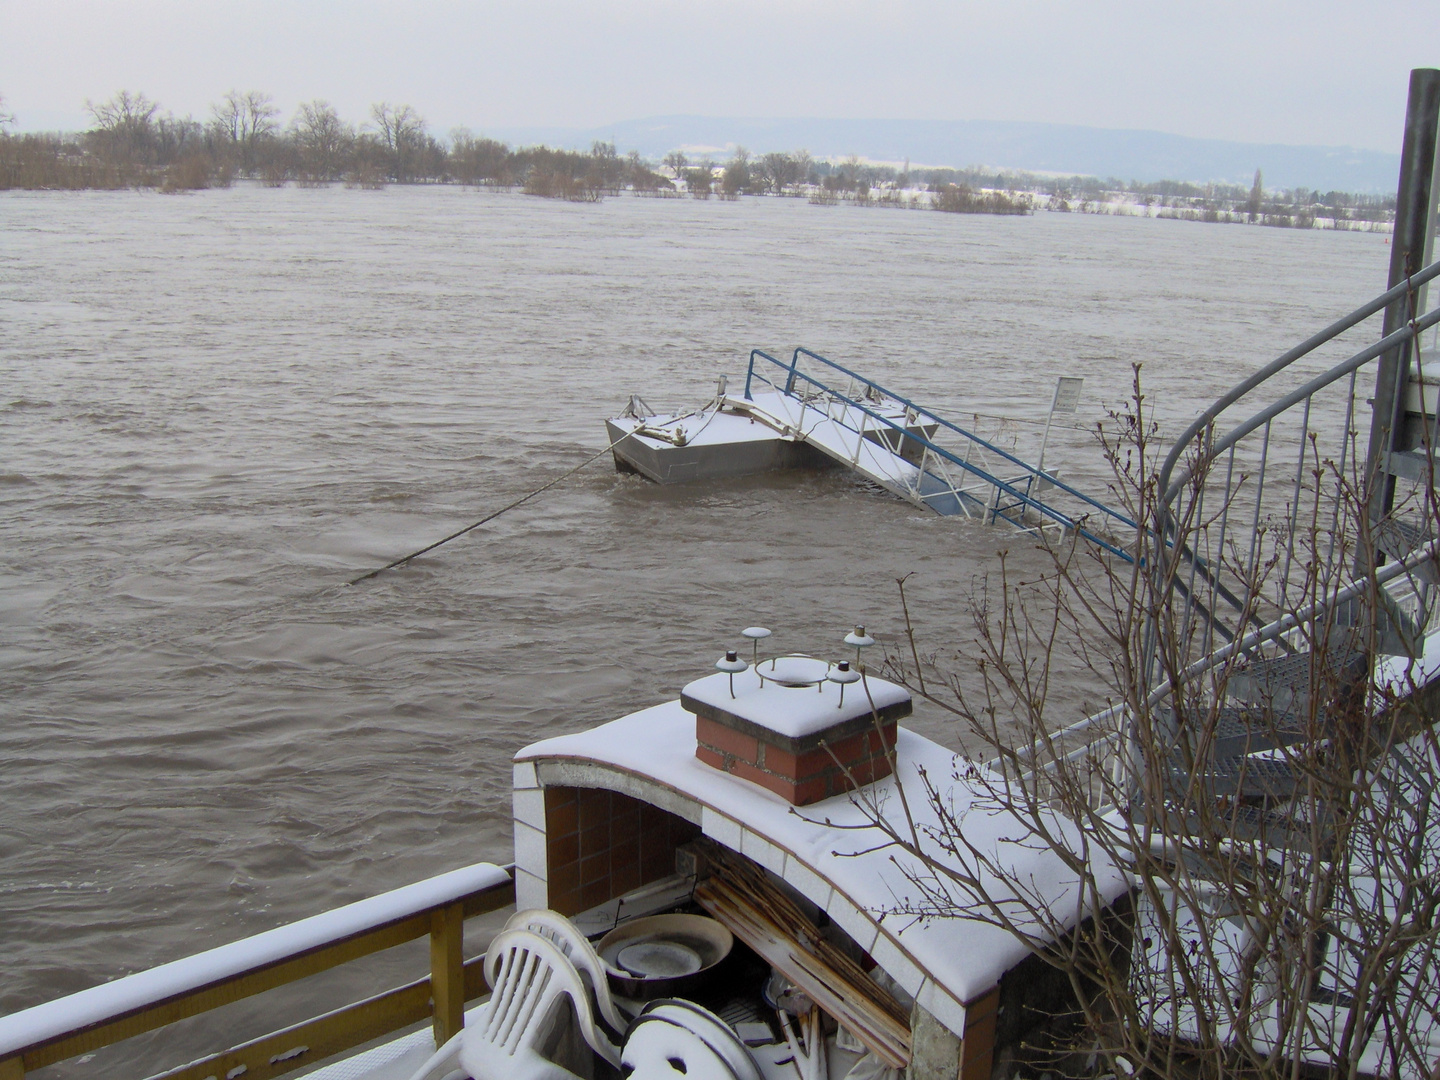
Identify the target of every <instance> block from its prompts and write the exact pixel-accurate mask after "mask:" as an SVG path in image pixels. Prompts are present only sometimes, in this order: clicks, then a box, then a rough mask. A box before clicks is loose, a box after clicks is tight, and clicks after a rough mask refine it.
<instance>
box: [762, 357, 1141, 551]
mask: <svg viewBox="0 0 1440 1080" xmlns="http://www.w3.org/2000/svg"><path fill="white" fill-rule="evenodd" d="M801 353H804V354H805V355H806V356H808V357H810V358H811V359H813V360H818V361H820V363H822V364H825V365H827V366H829V367H832V368H834V369H835V370H836V371H838V372H840V373H841V374H843V375H845V376H846V377H847V378H851V379H855V380H857V381H859V382H862V383H864V384H865V385H866V386H869V387H872V388H873V389H875V390H878V391H879V392H880V393H882V394H884V395H885V396H886V397H888V398H890V399H891V400H893V401H897V402H899V403H900V404H901V405H904V406H905V407H906V408H908V409H914V410H915V412H917V413H919V414H920V415H922V416H924V417H926V418H927V419H929V420H934V421H935V422H936V423H937V424H939V425H940V426H941V427H944V428H948V429H949V430H951V431H953V432H955V434H957V435H959V436H961V437H963V438H966V439H969V440H970V441H971V442H972V443H974V444H975V445H976V446H979V447H983V448H984V449H985V450H987V451H989V452H990V453H992V454H997V455H999V456H1000V457H1002V458H1004V459H1005V460H1006V461H1009V462H1010V463H1012V464H1014V465H1017V466H1019V467H1020V468H1022V469H1024V470H1025V471H1026V472H1027V473H1029V474H1030V475H1031V476H1033V477H1041V478H1043V479H1044V480H1046V481H1047V482H1048V483H1050V484H1053V485H1054V486H1055V487H1056V488H1057V489H1058V490H1060V491H1063V492H1065V494H1067V495H1070V496H1072V497H1073V498H1076V499H1079V500H1080V501H1081V502H1083V503H1085V504H1086V505H1087V506H1092V507H1094V508H1095V509H1096V510H1099V511H1100V512H1101V513H1102V514H1104V515H1106V516H1107V517H1111V518H1114V519H1115V520H1117V521H1119V522H1122V523H1123V524H1125V525H1127V526H1129V527H1130V528H1132V529H1134V528H1138V525H1137V523H1136V522H1134V521H1131V520H1130V519H1129V518H1128V517H1126V516H1125V515H1124V514H1122V513H1120V512H1119V511H1118V510H1115V509H1114V508H1113V507H1109V506H1106V505H1105V504H1104V503H1102V502H1100V501H1099V500H1098V499H1095V498H1092V497H1091V496H1089V495H1086V494H1085V493H1084V492H1083V491H1077V490H1076V489H1075V488H1073V487H1071V486H1070V485H1069V484H1067V483H1065V481H1063V480H1061V479H1060V478H1059V477H1057V476H1055V475H1054V474H1052V473H1048V472H1045V471H1044V470H1043V469H1037V468H1036V467H1035V466H1034V465H1031V464H1030V463H1029V462H1028V461H1025V460H1023V459H1021V458H1018V457H1016V456H1015V455H1014V454H1012V453H1010V452H1009V451H1008V450H1004V449H1002V448H1001V447H998V446H996V445H994V444H993V443H990V442H987V441H986V440H985V439H982V438H981V437H980V436H979V435H976V434H975V433H974V432H972V431H967V430H966V429H965V428H962V427H961V426H960V425H959V424H955V423H952V422H951V421H949V420H946V419H945V418H944V417H943V416H940V415H938V414H937V413H935V412H933V411H931V410H930V409H927V408H925V406H923V405H917V404H916V403H915V402H913V401H911V400H910V399H908V398H904V397H901V396H900V395H899V394H896V393H894V392H892V391H890V390H887V389H885V387H883V386H881V385H880V384H879V383H877V382H876V381H875V380H873V379H867V378H866V377H865V376H864V375H859V374H856V373H855V372H853V371H851V370H850V369H849V368H847V367H845V366H844V365H842V364H837V363H836V362H835V361H834V360H830V359H827V358H826V357H823V356H821V355H820V354H819V353H816V352H811V351H810V350H809V349H806V348H797V349H796V350H795V358H794V359H793V360H792V361H791V366H792V368H793V367H794V365H795V363H796V362H797V361H798V360H799V357H800V354H801ZM761 355H764V354H763V353H762V354H761ZM766 359H767V360H771V361H772V362H775V363H778V361H775V360H774V358H773V357H769V356H766ZM752 362H753V357H752ZM781 366H783V365H781ZM801 374H802V377H803V372H802V373H801ZM772 385H773V384H772ZM820 385H823V384H820Z"/></svg>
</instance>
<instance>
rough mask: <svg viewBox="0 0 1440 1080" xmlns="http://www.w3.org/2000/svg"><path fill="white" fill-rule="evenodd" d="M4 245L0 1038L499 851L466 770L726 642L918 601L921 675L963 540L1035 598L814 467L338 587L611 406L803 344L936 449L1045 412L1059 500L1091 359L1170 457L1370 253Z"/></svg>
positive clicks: (841, 627) (164, 218)
mask: <svg viewBox="0 0 1440 1080" xmlns="http://www.w3.org/2000/svg"><path fill="white" fill-rule="evenodd" d="M0 244H3V246H4V248H5V250H6V256H7V257H6V260H5V261H4V263H3V264H0V301H3V303H4V307H5V319H4V322H5V333H4V334H3V335H0V378H3V383H4V385H5V397H6V400H5V402H4V403H3V404H0V411H3V413H4V422H3V424H0V460H3V462H4V465H3V472H0V575H3V576H0V628H3V629H4V632H5V635H4V640H3V641H0V700H3V701H4V702H5V715H4V722H3V723H0V761H4V762H5V772H6V776H5V812H4V814H3V816H0V859H3V860H4V865H5V874H4V875H3V878H4V880H3V882H0V927H3V928H4V929H3V932H0V969H3V970H4V971H5V973H6V977H5V979H4V980H3V983H0V1012H3V1011H9V1010H11V1009H15V1008H20V1007H23V1006H26V1005H30V1004H34V1003H36V1002H39V1001H42V1000H45V999H48V998H51V997H54V996H56V995H58V994H61V993H65V992H68V991H72V990H77V989H81V988H82V987H84V986H87V985H92V984H94V983H95V982H99V981H101V980H104V979H106V978H110V977H113V976H115V975H117V974H120V973H122V972H126V971H131V970H136V969H139V968H143V967H146V966H149V965H151V964H155V963H158V962H161V961H165V960H169V959H173V958H174V957H176V956H178V955H182V954H185V953H188V952H191V951H193V950H195V949H199V948H202V947H205V946H209V945H214V944H219V943H221V942H222V941H225V940H230V939H233V938H235V937H238V936H241V935H242V934H245V933H252V932H256V931H258V930H262V929H265V928H267V927H269V926H273V925H276V924H278V923H281V922H284V921H287V920H291V919H295V918H299V917H302V916H305V915H309V914H312V913H314V912H315V911H318V910H320V909H322V908H325V907H328V906H331V905H333V904H335V903H339V902H343V901H348V900H353V899H356V898H358V897H360V896H363V895H368V894H371V893H375V892H379V891H381V890H383V889H386V888H391V887H394V886H397V885H401V884H404V883H406V882H409V881H411V880H415V879H417V878H419V877H422V876H425V875H426V874H431V873H437V872H440V871H443V870H448V869H450V868H452V867H454V866H457V865H461V864H463V863H467V862H470V861H474V860H476V859H481V858H492V859H497V860H500V861H508V854H509V843H510V840H509V831H510V825H509V805H510V803H509V775H510V766H509V761H510V755H511V754H512V753H513V752H514V751H515V750H516V749H517V748H518V747H520V746H521V745H523V744H525V743H527V742H530V741H532V740H534V739H539V738H544V737H547V736H550V735H556V734H560V733H562V732H566V731H572V730H575V729H577V728H579V727H582V726H586V725H590V724H593V723H596V722H599V721H602V720H606V719H610V718H612V717H614V716H617V715H620V714H621V713H623V712H626V711H628V710H631V709H635V708H638V707H642V706H646V705H650V704H653V703H655V702H657V701H660V700H662V699H664V698H666V697H671V696H673V695H674V694H675V692H676V691H677V689H678V688H679V687H680V686H681V685H682V684H683V683H684V682H686V681H688V680H689V679H691V678H693V677H694V676H695V675H696V674H697V673H699V672H702V671H704V670H707V669H708V667H709V665H710V664H711V663H712V662H713V660H714V658H715V656H716V655H717V653H718V650H720V649H721V648H723V647H724V646H725V645H726V644H727V643H731V642H733V641H734V640H735V634H736V632H737V631H738V630H739V629H740V628H741V627H743V626H746V625H750V624H753V623H763V624H765V625H768V626H770V627H772V628H773V629H774V630H775V631H776V635H775V638H774V639H772V640H773V642H774V646H775V647H776V648H782V649H787V650H796V651H808V652H815V653H820V654H827V653H835V652H836V650H837V649H838V642H839V638H840V637H841V636H842V635H843V633H844V632H845V629H846V628H847V627H849V626H852V625H853V624H854V623H856V622H863V623H865V625H866V626H867V627H869V628H871V629H872V630H874V631H876V632H877V634H878V635H879V636H881V638H882V640H887V639H888V640H890V641H894V640H895V635H896V633H897V631H898V630H899V627H900V624H899V612H898V605H897V603H896V594H895V584H894V583H895V579H896V578H897V577H900V576H902V575H904V574H906V573H909V572H911V571H914V572H915V576H914V577H913V578H911V579H910V582H909V584H908V585H907V589H908V592H909V596H910V599H911V603H912V607H913V609H914V610H915V611H916V613H917V618H918V622H919V626H920V630H921V633H922V636H923V638H924V639H925V640H926V641H928V642H931V643H933V644H934V646H935V647H937V648H944V649H945V650H947V651H948V653H950V654H953V655H956V656H957V658H958V659H957V663H958V664H959V665H960V666H961V668H962V670H963V669H964V667H965V665H966V664H967V663H968V661H967V660H966V659H965V657H966V654H967V653H968V652H969V651H970V648H969V646H968V645H967V643H968V641H969V638H970V636H971V629H970V626H971V624H970V616H969V611H968V609H967V606H966V605H967V598H969V597H972V596H974V595H975V593H976V590H977V589H978V588H980V587H981V585H982V584H983V582H984V579H985V575H987V574H993V573H994V571H995V569H996V567H997V565H998V564H997V560H996V552H997V550H1000V549H1006V550H1008V551H1009V552H1010V555H1009V559H1010V561H1011V565H1012V566H1013V567H1014V568H1016V569H1017V570H1018V571H1019V572H1021V573H1022V574H1033V573H1035V572H1038V570H1039V569H1040V568H1041V567H1042V565H1043V563H1042V561H1041V559H1040V558H1039V556H1038V555H1036V553H1035V552H1034V551H1033V550H1031V549H1030V548H1029V545H1027V543H1026V542H1025V541H1024V540H1023V539H1020V538H1017V537H1015V536H1013V535H1006V534H1003V533H1001V532H998V531H996V530H988V529H984V528H980V527H978V526H974V525H971V524H967V523H965V522H955V521H941V520H939V519H936V518H932V517H930V516H927V515H925V514H921V513H919V512H917V511H915V510H913V509H911V508H910V507H908V506H907V505H905V504H903V503H901V502H899V501H898V500H896V499H893V498H891V497H889V496H886V495H884V494H881V493H877V492H875V491H873V490H871V489H869V488H868V487H867V486H866V485H863V484H860V483H857V482H856V481H855V480H853V479H852V478H851V477H849V476H846V475H845V474H844V473H838V472H826V473H813V474H793V475H786V476H765V477H756V478H750V479H745V480H737V481H732V482H727V483H721V484H715V485H710V486H706V487H683V488H658V487H654V486H652V485H648V484H646V483H644V482H643V481H640V480H638V479H637V478H635V477H633V476H617V475H616V474H614V473H613V472H611V471H609V466H608V464H607V463H605V462H599V463H597V464H596V465H595V466H593V467H592V468H591V469H589V470H587V471H586V472H584V473H582V474H580V475H579V476H577V477H576V478H575V479H574V480H573V481H571V482H569V483H567V484H565V485H564V486H562V487H559V488H557V489H555V490H554V491H552V492H550V493H548V494H546V495H545V496H543V497H542V498H541V499H539V500H536V501H535V502H534V503H532V504H530V505H527V506H525V507H523V508H522V509H520V510H517V511H515V512H514V513H512V514H510V515H507V516H506V517H504V518H502V519H500V520H499V521H497V522H495V523H494V525H493V526H489V527H486V528H484V529H481V530H477V531H476V532H475V533H472V534H470V535H468V536H466V537H465V538H463V539H462V540H459V541H457V542H455V543H454V544H452V545H450V546H448V547H447V548H445V549H443V550H442V551H439V552H436V553H435V555H434V556H430V557H427V558H426V559H424V560H422V561H420V562H418V563H416V564H414V565H412V566H409V567H407V568H404V569H402V570H399V571H397V572H395V573H392V574H389V575H386V576H384V577H382V578H379V579H377V580H374V581H371V582H367V583H365V584H364V585H362V586H356V587H354V588H348V587H346V586H344V585H343V582H344V581H345V580H346V579H347V578H348V577H350V576H353V574H354V573H355V572H357V571H359V570H361V569H367V568H370V567H373V566H375V565H379V564H380V563H382V562H385V561H388V560H389V559H390V558H393V557H395V556H397V555H400V554H403V553H405V552H407V551H409V550H413V549H414V548H417V547H419V546H421V545H422V544H424V543H428V542H429V541H431V540H432V539H435V538H437V537H438V536H440V535H444V533H446V532H448V531H450V530H452V529H454V528H457V527H459V526H461V525H464V524H466V523H468V522H470V521H473V520H476V519H478V518H479V517H480V516H482V515H483V514H485V513H487V512H488V511H490V510H492V509H494V508H496V507H498V506H501V505H504V504H505V503H506V502H509V501H511V500H512V499H514V498H516V497H518V496H519V495H521V494H523V493H524V492H526V491H528V490H530V489H531V488H533V487H535V486H537V485H538V484H539V483H540V482H542V481H543V480H544V479H548V478H549V477H551V476H553V475H556V474H557V473H559V472H562V471H565V470H567V469H569V468H572V467H573V466H574V465H575V464H576V463H578V462H579V461H582V460H584V458H585V457H587V456H588V455H590V454H593V453H594V452H595V451H596V450H598V449H599V448H600V447H601V446H602V445H603V430H602V427H601V420H602V419H603V417H604V416H606V415H608V414H609V413H611V412H613V411H615V410H616V409H617V408H618V407H619V406H620V405H621V404H623V402H624V401H625V399H626V397H627V395H628V394H629V393H631V392H632V391H639V392H642V393H643V394H644V395H645V396H646V398H647V400H649V401H650V402H651V404H652V405H655V406H656V407H664V406H666V405H676V406H686V407H689V406H693V405H695V404H697V403H699V402H701V401H704V400H706V399H708V398H709V396H710V395H711V394H712V393H713V391H714V386H715V378H716V376H718V375H719V374H721V373H728V374H729V375H730V376H731V385H732V386H737V385H739V380H740V378H741V377H742V376H743V363H744V360H745V357H746V354H747V351H748V350H749V349H750V348H751V347H754V346H758V347H762V348H765V349H767V350H768V351H770V352H771V353H773V354H774V355H777V356H779V355H786V354H787V352H788V350H789V349H790V348H792V347H793V346H795V345H801V344H803V345H807V346H809V347H811V348H814V349H816V350H817V351H819V352H821V353H824V354H827V355H830V356H832V357H834V358H835V359H837V360H841V361H843V362H845V363H847V365H849V366H851V367H854V368H858V369H859V370H861V371H864V372H866V373H869V374H871V375H872V376H873V377H875V378H877V379H878V380H880V381H881V382H884V383H887V384H891V385H893V386H894V387H895V388H896V389H898V390H901V391H904V392H907V393H908V394H909V396H911V397H913V398H914V399H915V400H918V401H921V402H924V403H926V404H928V405H931V406H934V407H936V408H938V409H939V410H941V411H942V412H946V411H948V412H949V413H950V414H952V415H953V417H954V418H955V419H956V420H957V421H962V422H965V421H968V420H969V419H970V418H971V417H972V416H973V414H976V413H980V414H991V415H1001V416H1009V417H1016V418H1019V419H1034V418H1038V417H1041V416H1043V413H1044V410H1045V408H1046V406H1047V405H1048V403H1049V400H1050V393H1051V388H1052V387H1053V385H1054V383H1053V379H1054V377H1055V376H1056V375H1057V374H1062V373H1064V374H1080V375H1084V376H1085V379H1086V383H1085V390H1084V395H1083V398H1082V405H1081V412H1080V413H1079V415H1078V416H1077V418H1076V426H1073V427H1072V426H1070V425H1068V424H1067V425H1057V430H1056V431H1055V432H1054V433H1053V434H1052V438H1051V443H1050V449H1049V453H1048V455H1047V460H1049V461H1051V462H1063V463H1064V465H1065V467H1066V469H1067V470H1068V471H1069V473H1070V475H1071V477H1072V479H1074V480H1075V481H1076V482H1079V483H1083V484H1087V485H1091V486H1093V487H1097V488H1098V487H1103V482H1104V480H1105V479H1106V474H1105V470H1104V468H1103V465H1102V464H1101V462H1100V458H1099V455H1098V453H1097V451H1096V449H1095V446H1094V443H1093V436H1092V435H1091V434H1090V433H1089V431H1090V430H1093V425H1094V423H1095V422H1096V421H1097V420H1099V419H1100V418H1101V417H1103V415H1104V409H1105V407H1106V406H1107V405H1108V406H1118V405H1120V404H1121V403H1123V402H1124V401H1125V399H1126V397H1127V395H1128V393H1129V389H1130V381H1131V365H1132V363H1143V364H1144V365H1145V366H1144V374H1143V377H1144V380H1145V386H1146V393H1147V395H1148V397H1147V400H1148V402H1149V404H1150V405H1151V406H1153V407H1154V409H1155V415H1156V419H1157V421H1158V422H1159V423H1160V424H1161V425H1162V427H1164V428H1165V429H1166V430H1170V431H1174V430H1178V428H1179V427H1180V426H1182V425H1183V423H1185V422H1188V420H1189V419H1190V417H1191V416H1193V415H1194V412H1195V410H1196V409H1197V408H1199V407H1200V405H1201V404H1202V403H1204V402H1206V401H1208V400H1210V399H1212V398H1214V397H1215V396H1217V395H1218V394H1219V393H1220V392H1221V391H1223V390H1224V389H1225V388H1226V387H1228V386H1229V385H1230V383H1231V382H1233V381H1234V379H1235V377H1236V373H1237V372H1241V371H1246V370H1249V369H1250V368H1252V367H1254V366H1256V365H1257V364H1258V363H1260V362H1263V361H1264V360H1267V359H1269V358H1270V357H1272V356H1274V355H1276V354H1278V353H1279V352H1280V351H1282V350H1283V349H1285V348H1287V347H1288V346H1289V345H1291V344H1292V343H1294V342H1295V341H1297V340H1299V339H1300V338H1301V337H1303V336H1305V335H1306V334H1308V333H1310V332H1311V331H1312V330H1314V329H1315V328H1317V327H1318V326H1320V325H1322V324H1324V323H1326V322H1328V321H1329V320H1330V319H1331V318H1332V317H1333V316H1334V315H1336V314H1338V313H1341V312H1343V311H1346V310H1349V309H1350V308H1351V307H1353V306H1354V305H1355V304H1356V303H1357V302H1359V301H1360V300H1363V299H1365V298H1367V297H1369V296H1370V295H1373V294H1374V293H1375V292H1378V291H1379V288H1380V286H1381V285H1382V284H1383V278H1384V273H1385V266H1386V263H1387V259H1388V256H1387V249H1386V248H1385V247H1384V245H1383V243H1382V238H1381V237H1379V236H1366V235H1355V234H1330V233H1311V232H1290V231H1285V230H1276V229H1246V228H1238V227H1221V226H1205V225H1198V224H1190V223H1183V222H1168V221H1167V222H1161V221H1141V220H1132V219H1124V218H1102V217H1089V216H1081V215H1041V216H1037V217H1032V218H1022V219H1000V218H995V219H990V218H958V219H952V218H949V217H942V216H941V215H932V214H920V213H904V212H899V211H886V210H878V209H877V210H861V209H851V208H841V209H820V208H815V207H810V206H807V205H805V204H804V203H803V202H800V201H798V200H789V199H786V200H779V199H776V200H753V199H752V200H742V201H741V202H739V203H722V202H710V203H698V202H694V201H691V200H655V199H625V198H621V199H609V200H606V201H605V202H604V203H602V204H600V205H598V206H594V207H571V206H564V205H556V204H552V203H549V202H544V201H541V200H533V199H527V198H525V197H523V196H519V195H514V194H506V193H496V192H480V193H477V192H467V191H460V190H453V189H443V188H432V187H426V188H413V189H409V188H407V189H397V190H391V191H388V192H385V193H383V195H381V196H380V197H376V196H375V194H374V193H366V192H352V191H345V190H343V189H340V188H334V189H328V190H307V191H300V190H295V189H289V190H282V191H269V190H263V189H257V188H250V187H246V186H237V187H235V188H233V189H230V190H227V191H212V192H205V193H200V194H197V195H195V196H193V197H191V198H187V199H166V198H158V197H155V196H153V195H148V194H141V193H134V192H116V193H105V194H96V195H94V197H86V198H74V197H71V196H68V195H65V194H53V195H38V196H35V197H27V198H25V199H6V198H0ZM180 256H183V257H180ZM1277 283H1278V284H1277ZM54 297H65V298H66V299H65V301H64V302H63V303H57V302H56V301H55V300H54V299H53V298H54ZM1322 359H1323V358H1322ZM1319 362H1321V360H1317V363H1319ZM973 422H974V423H975V424H977V425H980V426H981V427H982V430H984V431H987V432H989V433H991V434H995V435H996V436H997V437H1003V438H1007V439H1010V440H1013V441H1014V442H1015V444H1016V445H1017V446H1019V447H1020V448H1022V449H1024V448H1025V447H1027V446H1030V445H1031V440H1033V439H1034V438H1035V436H1036V433H1037V429H1036V427H1035V426H1034V425H1025V424H1021V423H1011V424H1010V425H1008V426H1006V427H1000V426H996V424H995V422H994V421H991V420H986V419H984V418H983V417H981V418H977V419H975V420H974V421H973ZM985 425H990V427H985ZM1066 662H1067V663H1068V662H1069V661H1066ZM1062 666H1063V665H1062ZM1066 680H1068V683H1067V685H1069V686H1071V687H1072V691H1071V692H1072V693H1073V695H1074V696H1075V697H1076V699H1077V700H1076V701H1075V702H1072V703H1071V707H1072V708H1076V709H1078V708H1079V707H1080V706H1081V703H1082V702H1081V700H1080V699H1084V698H1085V696H1086V695H1087V694H1089V695H1091V696H1092V697H1093V695H1094V692H1095V688H1094V686H1093V684H1085V683H1084V682H1083V681H1077V680H1078V676H1077V675H1076V673H1075V672H1074V671H1073V670H1069V669H1065V670H1062V672H1061V681H1062V682H1065V681H1066ZM914 724H915V726H916V727H917V728H919V729H920V730H922V731H924V732H925V733H927V734H929V735H932V736H933V737H937V738H939V739H941V740H942V741H944V742H947V743H949V744H951V745H956V743H957V740H958V738H959V736H958V733H957V732H956V730H955V729H954V728H953V727H952V726H950V725H949V723H948V722H947V721H946V720H945V718H944V717H943V716H941V715H939V714H938V713H936V712H935V711H934V710H930V709H926V708H921V709H918V710H917V714H916V717H915V719H914Z"/></svg>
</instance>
